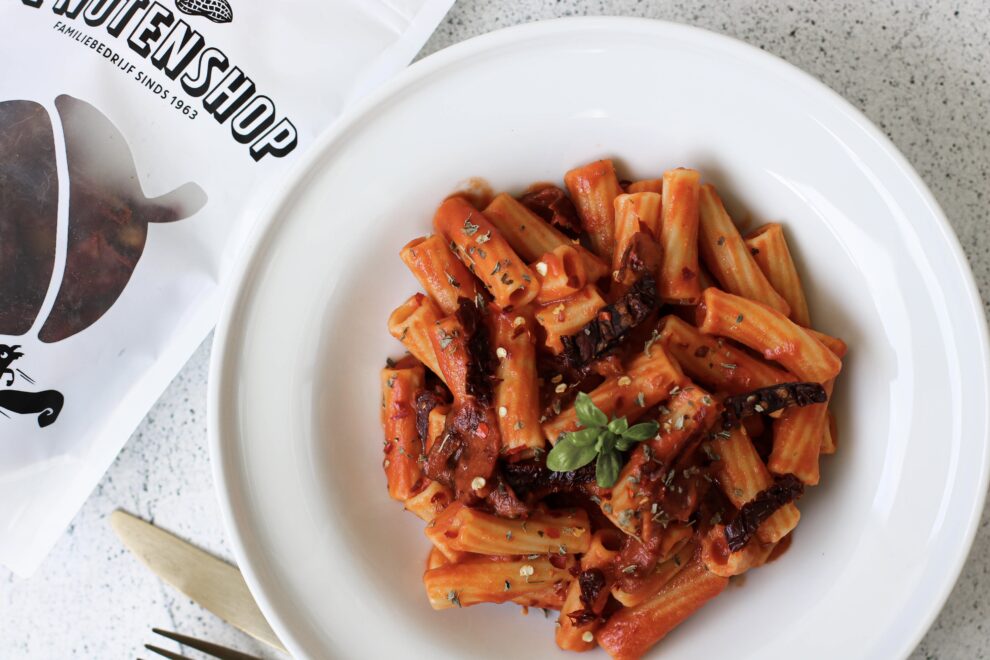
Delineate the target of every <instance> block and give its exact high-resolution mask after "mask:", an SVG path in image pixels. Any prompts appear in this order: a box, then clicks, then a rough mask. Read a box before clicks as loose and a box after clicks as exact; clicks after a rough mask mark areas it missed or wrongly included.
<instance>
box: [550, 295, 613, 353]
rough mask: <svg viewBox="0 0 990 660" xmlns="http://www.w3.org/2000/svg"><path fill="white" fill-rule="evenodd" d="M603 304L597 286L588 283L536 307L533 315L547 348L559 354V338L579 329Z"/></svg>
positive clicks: (593, 317)
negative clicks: (568, 294) (544, 336)
mask: <svg viewBox="0 0 990 660" xmlns="http://www.w3.org/2000/svg"><path fill="white" fill-rule="evenodd" d="M605 305H606V303H605V299H604V298H602V296H601V294H600V293H598V288H597V287H595V285H594V284H588V285H587V286H585V287H584V288H583V289H581V290H580V291H578V292H577V293H575V294H574V295H572V296H570V297H568V298H564V299H563V300H558V301H557V302H552V303H548V304H546V305H540V306H539V307H537V308H536V311H535V314H534V316H535V317H536V321H537V323H539V324H540V325H541V326H543V329H544V331H546V335H547V337H546V346H547V348H549V349H550V351H551V352H552V353H554V354H555V355H556V354H559V353H560V352H561V351H563V350H564V345H563V343H561V341H560V338H561V337H563V336H565V335H573V334H574V333H576V332H578V331H580V330H581V329H582V328H583V327H584V326H585V325H586V324H587V323H590V322H591V321H593V320H594V319H595V317H596V316H597V315H598V310H600V309H601V308H602V307H605Z"/></svg>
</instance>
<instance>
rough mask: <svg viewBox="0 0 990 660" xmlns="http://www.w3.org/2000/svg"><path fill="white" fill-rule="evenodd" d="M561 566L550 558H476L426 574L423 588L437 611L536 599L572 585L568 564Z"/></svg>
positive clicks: (432, 570) (561, 563)
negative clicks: (549, 591) (499, 559)
mask: <svg viewBox="0 0 990 660" xmlns="http://www.w3.org/2000/svg"><path fill="white" fill-rule="evenodd" d="M558 563H559V564H560V565H561V568H558V567H557V566H555V565H554V564H553V563H551V561H550V559H549V558H548V557H538V558H535V559H523V560H512V561H492V560H491V559H489V558H485V557H481V558H473V557H472V558H470V559H466V560H464V561H462V562H458V563H451V564H446V565H444V566H439V567H437V568H434V569H430V570H428V571H426V573H424V574H423V585H424V586H425V587H426V596H427V598H429V600H430V605H431V606H432V607H433V609H435V610H445V609H450V608H452V607H469V606H471V605H477V604H478V603H505V602H507V601H514V600H517V599H521V598H526V597H531V596H536V595H537V594H541V593H544V592H546V591H547V590H548V589H552V588H554V587H555V586H556V585H563V584H567V585H569V584H570V581H571V574H570V572H569V571H568V564H567V563H566V562H558ZM570 563H571V564H573V561H571V562H570Z"/></svg>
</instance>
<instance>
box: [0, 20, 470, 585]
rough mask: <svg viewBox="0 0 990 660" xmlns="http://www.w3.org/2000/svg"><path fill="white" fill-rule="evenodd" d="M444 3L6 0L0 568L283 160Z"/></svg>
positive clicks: (0, 117)
mask: <svg viewBox="0 0 990 660" xmlns="http://www.w3.org/2000/svg"><path fill="white" fill-rule="evenodd" d="M451 3H452V0H265V1H264V2H260V1H258V0H161V1H152V0H7V2H5V3H3V5H2V6H0V35H2V38H0V563H3V564H4V565H6V566H8V567H9V568H10V569H11V570H12V571H14V572H15V573H17V574H19V575H22V576H26V575H29V574H30V573H32V572H33V571H34V570H35V569H36V568H37V566H38V565H39V564H40V562H41V560H42V558H43V557H44V555H45V554H46V553H47V552H48V550H49V549H50V548H51V546H52V545H54V543H55V541H56V540H57V539H58V536H59V535H60V534H61V532H62V531H63V530H64V529H65V527H66V526H67V525H68V523H69V522H70V520H71V518H72V516H73V515H74V514H75V512H76V511H77V510H78V508H79V507H80V506H81V504H82V503H83V501H84V500H85V499H86V497H87V496H88V494H89V493H90V491H91V490H92V489H93V488H94V486H95V485H96V483H97V482H98V480H99V479H100V477H101V475H102V474H103V473H104V471H105V470H106V469H107V467H108V466H109V465H110V463H111V462H112V461H113V459H114V457H115V456H116V454H117V452H118V450H119V449H120V447H121V446H122V445H123V443H124V442H125V441H126V439H127V438H128V436H129V435H130V433H131V432H132V431H133V430H134V428H135V427H136V426H137V424H138V423H139V422H140V421H141V419H142V418H143V416H144V414H145V413H146V412H147V410H148V409H149V407H150V406H151V405H152V403H154V401H155V400H156V399H157V398H158V397H159V396H160V394H161V393H162V391H163V390H164V388H165V386H166V385H167V384H168V382H169V381H170V380H171V379H172V378H173V377H174V375H175V374H176V372H177V371H178V370H179V368H180V367H181V366H182V365H183V364H184V363H185V361H186V359H187V358H188V357H189V355H190V354H191V353H192V351H193V350H194V349H195V348H196V346H197V345H198V344H199V343H200V342H201V341H202V340H203V338H204V337H205V336H206V335H207V333H208V332H209V330H210V328H212V326H213V324H214V322H215V321H216V318H217V315H218V312H219V307H220V303H221V297H222V294H223V289H224V285H225V284H226V278H227V273H228V270H229V267H230V265H231V262H232V260H233V258H234V256H235V255H236V253H237V251H238V249H239V248H240V246H241V243H242V240H243V238H244V236H245V234H246V232H247V231H248V230H249V227H250V224H251V222H252V219H253V216H254V214H256V213H257V211H258V210H259V209H260V207H261V206H263V205H264V203H265V201H266V199H267V198H268V196H269V195H270V194H271V192H272V191H273V189H274V188H275V187H276V186H277V185H278V183H279V181H280V179H282V178H283V177H284V175H285V173H286V171H287V168H288V166H289V165H290V164H291V163H292V162H293V160H294V159H295V158H297V157H298V156H299V155H300V154H301V153H302V152H304V151H305V150H306V149H307V147H308V146H309V145H310V144H311V143H312V142H313V140H314V137H315V136H316V134H317V133H319V132H320V131H321V130H322V129H324V128H326V127H327V126H328V125H329V124H330V123H331V122H332V121H333V120H334V118H335V117H337V116H338V115H339V114H340V112H341V110H342V109H343V108H344V107H345V106H346V105H347V104H348V103H349V102H350V101H352V100H353V99H355V98H356V97H358V96H360V95H361V94H363V93H364V92H366V91H368V90H370V89H371V88H373V87H374V86H375V85H377V84H379V83H380V82H382V81H383V80H384V79H386V78H387V77H388V76H389V75H391V74H393V73H394V72H396V71H398V70H399V69H400V68H402V67H404V66H405V65H406V64H408V62H409V61H410V60H411V59H412V57H413V56H414V55H415V54H416V53H417V52H418V50H419V49H420V47H421V46H422V44H423V43H424V42H425V41H426V39H427V37H428V36H429V35H430V33H431V32H432V31H433V29H434V28H435V27H436V25H437V24H438V23H439V21H440V20H441V19H442V18H443V15H444V14H445V13H446V11H447V10H448V9H449V7H450V4H451Z"/></svg>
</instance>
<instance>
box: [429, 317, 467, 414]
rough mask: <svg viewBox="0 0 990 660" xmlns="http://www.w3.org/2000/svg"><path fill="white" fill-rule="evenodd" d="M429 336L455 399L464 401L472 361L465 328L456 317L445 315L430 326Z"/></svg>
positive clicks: (444, 378)
mask: <svg viewBox="0 0 990 660" xmlns="http://www.w3.org/2000/svg"><path fill="white" fill-rule="evenodd" d="M427 336H428V337H429V340H430V343H431V344H432V346H433V353H434V355H436V360H437V363H438V364H439V369H440V373H441V374H443V380H444V382H445V383H447V387H448V388H450V393H451V394H453V395H454V400H455V401H463V400H464V398H465V397H466V396H467V373H468V364H469V363H470V361H471V354H470V353H469V352H468V347H467V337H466V336H465V334H464V328H463V327H462V326H461V323H460V321H458V320H457V318H456V317H454V316H445V317H444V318H442V319H440V320H438V321H436V322H435V323H434V324H433V325H432V326H431V327H430V328H429V331H428V335H427Z"/></svg>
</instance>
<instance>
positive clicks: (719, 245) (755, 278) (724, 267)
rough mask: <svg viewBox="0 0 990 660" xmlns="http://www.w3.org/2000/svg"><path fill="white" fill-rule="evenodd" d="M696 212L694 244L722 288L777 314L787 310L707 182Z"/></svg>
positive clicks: (702, 188) (783, 301)
mask: <svg viewBox="0 0 990 660" xmlns="http://www.w3.org/2000/svg"><path fill="white" fill-rule="evenodd" d="M698 215H699V219H700V225H699V226H700V231H699V241H698V246H699V248H700V251H701V256H702V257H703V258H704V260H705V265H706V266H707V267H708V270H709V272H710V273H711V274H712V275H714V276H715V279H716V280H718V281H719V283H720V284H721V285H722V288H723V289H725V290H726V291H728V292H730V293H735V294H737V295H740V296H743V297H745V298H749V299H751V300H756V301H759V302H762V303H764V304H765V305H769V306H770V307H772V308H774V309H775V310H777V311H778V312H780V313H781V314H784V315H786V314H787V313H788V312H790V306H789V305H788V304H787V301H786V300H784V298H783V296H781V295H780V294H779V293H777V291H776V290H774V288H773V286H771V285H770V281H769V280H768V279H767V277H766V275H764V274H763V271H762V270H760V267H759V266H758V265H757V264H756V261H755V260H754V259H753V255H752V254H750V251H749V248H747V247H746V244H745V243H744V242H743V238H742V236H741V235H740V234H739V230H738V229H736V226H735V224H733V222H732V219H731V218H730V217H729V214H728V213H727V212H726V210H725V207H724V206H723V205H722V200H721V199H720V198H719V196H718V193H717V192H715V188H714V187H713V186H711V185H709V184H705V185H703V186H701V189H700V191H699V195H698Z"/></svg>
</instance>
